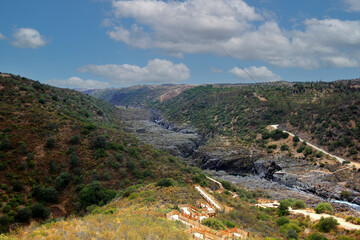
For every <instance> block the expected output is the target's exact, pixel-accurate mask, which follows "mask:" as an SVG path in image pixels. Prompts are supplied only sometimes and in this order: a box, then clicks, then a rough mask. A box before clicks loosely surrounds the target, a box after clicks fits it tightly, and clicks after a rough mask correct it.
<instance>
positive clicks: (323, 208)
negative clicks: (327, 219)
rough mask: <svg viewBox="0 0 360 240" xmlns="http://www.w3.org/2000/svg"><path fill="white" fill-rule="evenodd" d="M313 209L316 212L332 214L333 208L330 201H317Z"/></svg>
mask: <svg viewBox="0 0 360 240" xmlns="http://www.w3.org/2000/svg"><path fill="white" fill-rule="evenodd" d="M314 210H315V212H316V213H328V214H334V208H333V207H332V206H331V204H330V203H319V204H318V205H317V206H316V208H315V209H314Z"/></svg>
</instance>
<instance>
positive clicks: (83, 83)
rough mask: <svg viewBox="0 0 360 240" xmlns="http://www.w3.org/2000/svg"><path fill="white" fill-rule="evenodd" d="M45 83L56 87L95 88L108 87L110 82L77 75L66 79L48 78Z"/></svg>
mask: <svg viewBox="0 0 360 240" xmlns="http://www.w3.org/2000/svg"><path fill="white" fill-rule="evenodd" d="M46 83H48V84H50V85H54V86H57V87H63V88H87V89H95V88H107V87H110V84H109V83H107V82H101V81H96V80H91V79H88V80H83V79H81V78H79V77H71V78H68V79H52V80H48V81H47V82H46Z"/></svg>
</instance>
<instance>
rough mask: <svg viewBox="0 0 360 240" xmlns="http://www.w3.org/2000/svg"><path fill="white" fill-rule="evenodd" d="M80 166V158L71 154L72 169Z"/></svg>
mask: <svg viewBox="0 0 360 240" xmlns="http://www.w3.org/2000/svg"><path fill="white" fill-rule="evenodd" d="M79 164H80V158H79V157H78V155H76V154H71V155H70V158H69V165H70V167H72V168H74V167H77V166H79Z"/></svg>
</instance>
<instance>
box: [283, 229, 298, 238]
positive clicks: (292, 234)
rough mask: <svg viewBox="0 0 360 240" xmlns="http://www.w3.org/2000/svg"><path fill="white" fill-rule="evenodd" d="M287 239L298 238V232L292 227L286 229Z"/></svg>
mask: <svg viewBox="0 0 360 240" xmlns="http://www.w3.org/2000/svg"><path fill="white" fill-rule="evenodd" d="M286 238H287V239H299V236H298V233H297V232H296V231H295V230H294V229H289V230H287V233H286Z"/></svg>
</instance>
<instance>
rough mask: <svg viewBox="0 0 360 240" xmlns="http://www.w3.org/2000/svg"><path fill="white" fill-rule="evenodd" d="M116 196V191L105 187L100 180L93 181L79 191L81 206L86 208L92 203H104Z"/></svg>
mask: <svg viewBox="0 0 360 240" xmlns="http://www.w3.org/2000/svg"><path fill="white" fill-rule="evenodd" d="M115 196H116V192H115V191H113V190H110V189H106V188H104V187H103V186H102V185H101V183H100V182H98V181H93V182H92V183H91V184H90V185H88V186H86V187H84V188H83V189H82V190H81V191H80V193H79V201H80V204H81V206H82V207H83V208H84V209H86V208H87V207H88V206H91V205H104V204H106V203H108V202H109V201H110V200H111V199H113V198H114V197H115Z"/></svg>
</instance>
